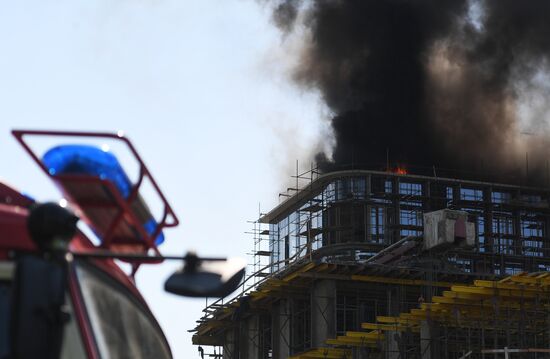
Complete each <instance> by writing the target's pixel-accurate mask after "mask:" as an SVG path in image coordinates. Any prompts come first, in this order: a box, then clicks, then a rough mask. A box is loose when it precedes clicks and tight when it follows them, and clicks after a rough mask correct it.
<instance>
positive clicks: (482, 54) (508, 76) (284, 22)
mask: <svg viewBox="0 0 550 359" xmlns="http://www.w3.org/2000/svg"><path fill="white" fill-rule="evenodd" d="M272 4H273V6H274V12H273V14H274V15H273V17H274V22H275V24H276V25H277V26H278V27H279V28H280V29H281V31H282V32H283V33H289V32H292V31H294V29H295V28H296V26H302V27H305V28H306V29H307V31H309V34H310V36H309V39H310V40H309V42H308V43H307V44H306V45H305V46H304V49H303V51H302V54H301V60H300V62H299V64H298V65H297V66H296V68H295V69H294V72H293V78H294V80H295V81H296V82H297V83H298V84H300V85H301V86H304V87H306V88H315V89H318V90H319V91H320V92H321V94H322V96H323V99H324V101H325V102H326V104H327V106H328V107H329V108H330V109H331V110H332V111H333V112H334V113H335V115H334V118H333V119H332V128H333V131H334V137H335V140H336V144H335V146H334V149H333V154H332V158H331V159H330V160H328V159H327V157H326V156H325V155H324V153H323V152H321V153H319V154H318V155H317V159H318V160H319V161H320V162H322V163H324V165H323V167H324V168H325V170H332V169H337V168H340V166H341V165H344V164H350V163H354V164H355V165H356V166H362V165H363V166H367V167H370V168H379V169H380V168H384V167H385V162H386V159H387V154H388V153H389V157H390V161H391V163H392V164H397V163H401V164H408V165H410V166H411V167H412V166H418V167H419V168H420V169H419V170H418V171H420V172H422V171H426V169H429V170H428V171H429V172H430V173H431V171H432V170H431V169H432V168H433V166H435V167H437V168H450V169H457V170H461V171H462V172H472V173H476V175H475V176H479V172H484V173H485V174H488V173H490V176H493V177H495V176H497V177H498V176H503V175H504V174H513V173H516V172H518V171H520V170H521V171H523V169H524V166H525V163H524V162H525V157H526V156H525V154H526V153H529V158H530V166H531V167H530V168H531V171H538V176H536V178H538V179H539V180H540V178H542V177H543V176H542V174H543V172H544V170H545V168H546V166H545V163H546V158H547V155H548V153H547V151H546V150H545V148H546V146H545V144H547V143H549V141H548V139H547V137H546V134H547V132H548V131H544V135H539V134H535V135H534V136H533V135H532V134H530V135H522V134H521V132H525V131H523V129H525V128H528V129H529V128H534V129H539V130H540V129H541V128H547V124H546V117H547V115H548V108H547V107H546V106H544V105H543V106H539V108H538V109H537V110H536V111H528V112H529V116H527V118H526V116H525V114H524V115H522V114H521V112H522V111H520V109H521V108H522V105H523V107H525V106H524V105H525V103H526V102H529V101H530V99H532V98H533V96H536V97H541V96H542V97H543V98H544V97H545V96H546V95H548V94H550V93H549V92H550V91H549V89H550V87H548V86H533V85H531V83H532V81H533V79H535V78H537V76H538V77H539V78H540V77H541V76H542V77H544V74H547V73H548V72H549V69H548V55H549V54H550V41H548V39H550V21H548V20H547V14H549V13H550V2H549V1H546V0H532V1H529V2H520V1H517V0H480V1H475V0H470V1H468V0H415V1H412V0H377V1H365V0H345V1H337V0H317V1H299V0H286V1H278V2H272ZM472 9H474V10H472ZM299 15H301V16H299ZM298 22H299V23H298ZM524 112H525V111H524ZM422 169H424V170H422ZM418 171H417V172H418ZM533 174H534V172H533ZM532 177H535V176H532Z"/></svg>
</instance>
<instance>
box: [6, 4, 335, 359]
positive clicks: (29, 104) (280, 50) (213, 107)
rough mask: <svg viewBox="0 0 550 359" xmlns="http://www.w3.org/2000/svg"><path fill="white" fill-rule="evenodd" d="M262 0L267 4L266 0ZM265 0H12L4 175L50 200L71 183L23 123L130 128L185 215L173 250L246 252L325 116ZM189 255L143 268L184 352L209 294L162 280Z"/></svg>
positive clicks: (142, 283) (143, 284) (173, 235)
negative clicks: (34, 147)
mask: <svg viewBox="0 0 550 359" xmlns="http://www.w3.org/2000/svg"><path fill="white" fill-rule="evenodd" d="M259 3H260V4H259ZM261 3H262V2H256V1H253V0H234V1H227V0H225V1H223V0H201V1H187V0H167V1H164V0H115V1H113V0H86V1H84V0H71V1H69V0H56V1H46V2H45V1H38V0H27V1H17V2H3V3H1V4H0V151H1V153H2V157H1V158H2V167H1V168H2V171H1V172H0V177H1V178H2V179H4V180H6V181H7V182H9V183H12V184H14V185H16V186H17V187H18V188H20V189H21V190H23V191H25V192H28V193H30V194H32V195H33V196H35V197H36V198H37V199H39V200H57V199H59V198H60V194H59V193H58V192H57V191H56V189H55V188H54V187H53V185H51V184H50V183H49V182H48V180H47V178H46V177H45V176H44V175H43V174H42V173H41V172H40V171H39V170H38V169H37V168H36V167H35V165H34V164H33V163H32V162H31V160H30V159H29V158H27V157H26V155H25V154H24V152H23V151H22V150H21V149H20V148H18V146H17V145H16V143H15V141H14V140H13V139H12V138H11V135H10V133H9V131H10V130H11V129H13V128H33V129H65V130H100V131H116V130H119V129H123V130H124V131H125V132H126V134H127V135H128V137H129V138H130V139H131V140H132V141H133V142H134V144H135V145H136V146H137V148H138V150H139V151H140V153H141V154H142V156H143V157H144V159H145V161H146V163H147V165H148V166H149V168H150V169H151V170H152V172H153V173H154V175H155V177H156V179H157V181H158V182H159V184H160V186H161V188H162V189H163V191H164V192H165V194H166V195H167V196H168V198H169V199H170V201H171V203H172V205H173V207H174V209H175V210H176V212H177V214H178V215H179V217H180V219H181V226H180V227H179V228H177V229H173V230H167V231H166V232H165V235H166V237H167V240H166V243H165V245H164V246H163V248H162V251H163V252H164V253H166V254H183V253H184V252H185V251H186V250H187V249H191V248H192V249H195V250H197V251H198V252H199V254H203V255H212V256H222V255H223V256H241V257H244V256H245V253H247V252H249V251H250V250H251V248H252V238H250V236H248V235H246V234H245V233H244V232H245V231H248V230H249V229H250V225H249V224H248V223H247V222H246V221H247V220H252V219H255V218H256V217H257V214H258V213H257V212H258V203H261V206H262V209H264V210H267V209H269V208H271V207H272V206H273V205H275V204H276V203H277V202H278V196H277V193H278V191H279V190H281V189H282V188H283V187H285V184H284V183H283V181H284V179H285V178H286V177H287V176H289V175H290V174H291V172H290V171H291V168H293V166H294V163H295V160H296V159H297V158H299V159H300V160H304V159H305V158H307V153H308V151H310V150H311V145H313V143H314V142H315V141H314V139H315V138H317V137H318V134H319V133H320V132H321V131H323V129H324V128H325V126H326V123H325V122H324V121H322V120H320V118H322V117H323V115H322V106H321V105H320V101H319V99H318V98H317V96H316V94H314V93H308V92H304V91H302V90H299V89H297V88H296V87H294V86H293V85H292V83H291V82H290V81H289V80H288V76H287V70H288V66H289V64H290V62H291V59H289V57H288V56H287V54H288V44H283V42H282V39H281V37H280V34H279V33H278V31H277V30H276V29H275V28H274V27H273V26H272V24H271V23H270V20H269V16H270V15H269V9H267V8H266V7H265V6H264V5H261ZM176 267H177V264H176V263H167V264H163V265H160V266H149V267H145V268H143V269H141V270H140V273H139V274H138V277H137V283H138V286H139V288H140V289H141V290H142V292H143V293H144V295H145V297H146V299H147V300H148V302H149V303H150V306H151V308H152V310H153V312H154V313H155V315H156V316H157V318H158V319H159V321H160V323H161V326H162V327H163V329H164V331H165V333H166V335H167V337H168V340H169V341H170V343H171V346H172V349H173V352H174V356H175V357H176V358H193V357H198V353H197V349H196V347H194V346H192V345H191V344H190V343H191V337H190V334H188V333H187V330H188V329H191V328H193V327H194V325H195V320H197V319H198V318H199V317H200V315H201V309H202V308H203V306H204V300H200V299H199V300H193V299H187V298H180V297H176V296H173V295H170V294H167V293H164V292H163V290H162V285H163V282H164V279H165V278H166V277H167V276H168V275H169V274H170V273H171V272H172V271H173V270H174V269H175V268H176Z"/></svg>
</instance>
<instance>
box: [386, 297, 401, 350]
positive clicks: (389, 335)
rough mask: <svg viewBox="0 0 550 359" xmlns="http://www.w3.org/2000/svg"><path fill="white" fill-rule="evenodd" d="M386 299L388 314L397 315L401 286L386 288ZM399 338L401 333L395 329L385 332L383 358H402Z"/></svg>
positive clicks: (399, 310) (399, 309)
mask: <svg viewBox="0 0 550 359" xmlns="http://www.w3.org/2000/svg"><path fill="white" fill-rule="evenodd" d="M386 293H387V294H386V295H387V299H388V315H389V316H397V315H399V313H400V312H401V305H400V304H401V302H400V301H401V288H399V287H394V288H391V289H388V290H387V292H386ZM400 340H401V333H399V332H397V331H395V332H394V331H387V332H385V343H384V353H385V356H384V358H385V359H402V358H401V355H400V352H399V350H400Z"/></svg>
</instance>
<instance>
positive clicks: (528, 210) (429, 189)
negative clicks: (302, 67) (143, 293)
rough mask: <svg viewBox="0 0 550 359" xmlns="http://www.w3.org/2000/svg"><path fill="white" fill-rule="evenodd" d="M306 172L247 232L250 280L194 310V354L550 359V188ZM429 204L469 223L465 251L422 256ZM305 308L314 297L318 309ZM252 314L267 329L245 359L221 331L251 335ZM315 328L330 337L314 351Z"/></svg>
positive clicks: (258, 332)
mask: <svg viewBox="0 0 550 359" xmlns="http://www.w3.org/2000/svg"><path fill="white" fill-rule="evenodd" d="M317 175H318V173H316V172H314V171H309V172H305V173H303V174H299V173H298V172H297V174H296V176H295V178H296V181H297V182H296V187H295V188H289V191H291V192H292V193H293V195H291V196H290V195H289V197H288V198H287V197H286V195H285V196H283V197H285V198H287V199H286V200H285V201H284V202H282V203H281V204H280V205H279V206H278V207H277V208H275V209H274V210H272V211H271V212H269V213H267V214H260V217H261V218H260V219H259V220H257V221H254V222H252V225H253V230H252V232H249V233H251V234H252V235H253V240H254V250H253V252H252V253H251V255H252V258H253V261H252V263H251V264H252V266H253V273H252V274H251V275H250V276H249V277H248V278H247V281H246V282H245V283H243V286H242V289H241V290H240V291H239V293H238V295H237V296H235V297H234V298H232V299H229V300H227V301H225V303H224V302H223V301H217V302H214V303H211V304H210V306H208V307H207V308H205V311H204V312H205V315H204V316H203V318H201V319H200V320H199V321H198V326H197V328H195V329H194V332H195V335H194V343H195V344H202V345H209V344H208V343H211V344H210V345H223V346H224V358H227V359H237V358H238V359H245V358H277V359H279V358H287V357H290V358H294V359H298V358H302V359H305V358H377V359H405V358H410V359H413V358H418V359H436V358H445V359H449V358H451V359H466V358H472V359H477V358H482V359H489V358H491V359H492V358H500V357H504V356H507V357H509V358H543V357H547V356H548V353H549V352H548V351H547V350H549V349H550V303H548V299H547V298H546V297H549V298H550V296H549V294H550V293H548V292H547V290H548V288H550V282H548V281H550V277H549V278H546V273H545V272H547V271H550V237H549V229H550V202H549V200H550V190H548V189H536V188H527V187H521V186H512V185H505V184H495V183H486V182H475V181H461V180H455V179H445V178H435V177H424V176H413V175H403V174H394V173H386V172H375V171H348V172H345V173H344V172H343V173H336V174H334V173H331V174H329V175H325V176H321V177H318V178H315V179H314V177H316V176H317ZM306 178H309V179H310V181H309V183H307V184H305V185H302V186H301V187H302V188H299V187H300V185H301V182H299V180H303V179H306ZM441 208H448V209H456V210H462V211H466V212H467V213H468V217H469V221H472V222H473V223H475V231H476V245H475V248H467V249H464V248H458V247H457V248H448V249H445V250H444V251H434V252H430V251H428V252H426V251H423V250H422V248H421V247H422V246H421V245H419V243H421V241H422V239H421V236H422V231H423V223H422V217H421V216H422V214H423V213H425V212H429V211H433V210H438V209H441ZM290 227H292V228H290ZM527 272H530V273H532V274H526V273H527ZM322 281H325V282H327V281H328V282H330V283H334V288H335V290H334V293H333V294H330V295H329V296H327V294H319V293H317V292H316V289H315V288H317V286H318V285H319V283H320V282H322ZM547 286H548V287H547ZM520 294H521V295H520ZM324 296H325V297H324ZM314 298H315V299H316V300H320V301H321V302H322V300H323V298H325V299H326V301H325V302H322V303H323V306H322V308H321V307H319V308H317V307H315V306H316V305H317V306H319V305H318V304H317V302H316V300H313V299H314ZM331 300H332V302H330V301H331ZM308 301H309V302H310V303H311V307H310V308H307V305H304V303H308ZM361 302H364V303H370V304H368V305H364V304H359V303H361ZM299 303H301V304H299ZM329 303H330V304H329ZM318 309H322V310H318ZM319 313H321V314H319ZM315 315H317V316H319V318H320V319H319V318H317V319H316V322H315V323H316V325H317V327H314V328H312V327H311V326H312V324H311V323H312V322H311V320H312V319H311V318H313V317H314V316H315ZM308 316H309V317H310V319H308ZM255 317H259V318H261V317H267V318H269V320H267V321H266V322H269V326H270V327H269V328H268V327H266V326H265V325H264V326H263V327H261V325H260V324H258V327H257V328H256V329H255V330H256V332H255V334H254V335H253V336H254V337H255V339H254V340H255V341H254V342H257V344H258V345H257V347H256V348H255V349H254V353H249V352H246V350H244V349H242V348H239V344H237V345H236V344H235V343H236V342H238V341H239V338H233V339H232V338H231V334H230V333H233V335H234V336H235V335H237V336H240V337H241V339H242V338H247V337H248V336H250V335H251V333H249V332H247V333H240V332H237V331H235V328H237V327H238V328H240V329H242V330H245V331H246V330H248V331H252V330H253V329H251V328H249V326H248V325H246V324H245V323H246V322H247V320H251V318H255ZM308 320H309V325H308V324H307V323H308ZM319 320H321V322H322V321H325V322H324V324H323V323H322V324H319V323H320V322H319ZM258 323H260V321H259V322H258ZM319 326H320V327H322V328H321V329H323V330H324V331H325V332H326V333H332V334H327V336H326V337H325V338H323V341H322V343H321V346H319V344H318V343H317V342H315V340H314V339H316V338H317V337H318V335H319V334H318V333H317V332H316V331H319V328H318V327H319ZM325 327H326V328H325ZM243 328H244V329H243ZM313 336H317V337H315V338H314V337H313ZM268 337H269V340H268V339H267V338H268ZM314 342H315V343H317V344H315V345H316V346H314V345H313V344H314ZM240 346H241V347H242V345H240ZM545 355H546V356H545Z"/></svg>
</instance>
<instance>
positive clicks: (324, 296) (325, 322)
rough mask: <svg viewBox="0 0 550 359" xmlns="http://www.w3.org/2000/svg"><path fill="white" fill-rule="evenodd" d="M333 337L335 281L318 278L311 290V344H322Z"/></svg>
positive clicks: (334, 325) (334, 327)
mask: <svg viewBox="0 0 550 359" xmlns="http://www.w3.org/2000/svg"><path fill="white" fill-rule="evenodd" d="M335 337H336V282H335V281H334V280H329V279H323V280H318V281H316V282H315V283H314V284H313V288H312V291H311V346H312V347H313V348H316V347H321V346H324V345H325V341H326V340H327V339H329V338H335Z"/></svg>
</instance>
